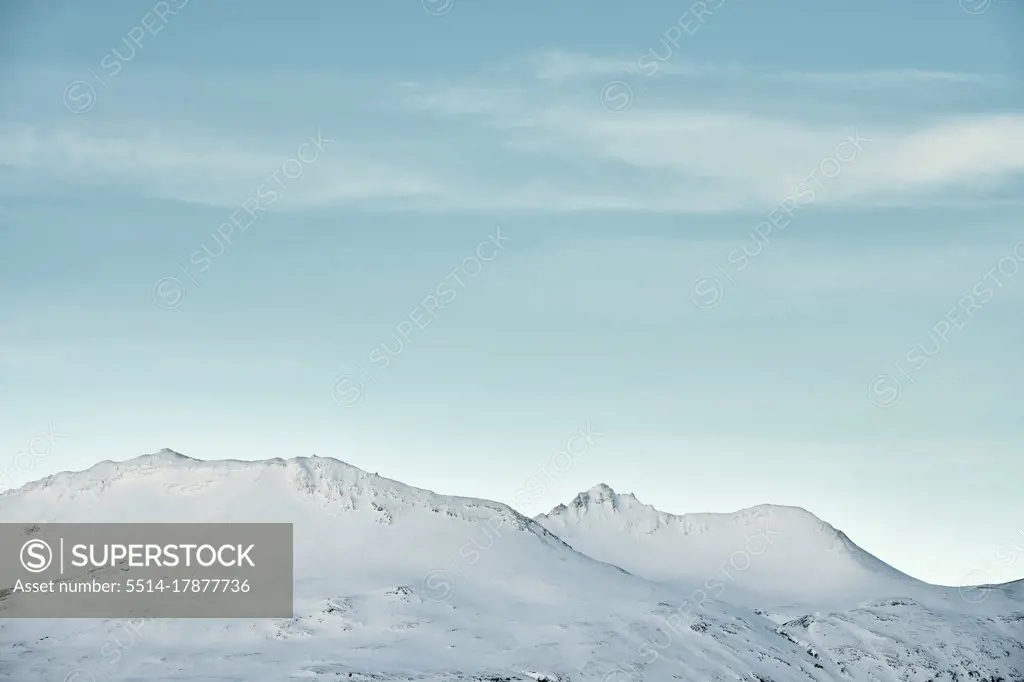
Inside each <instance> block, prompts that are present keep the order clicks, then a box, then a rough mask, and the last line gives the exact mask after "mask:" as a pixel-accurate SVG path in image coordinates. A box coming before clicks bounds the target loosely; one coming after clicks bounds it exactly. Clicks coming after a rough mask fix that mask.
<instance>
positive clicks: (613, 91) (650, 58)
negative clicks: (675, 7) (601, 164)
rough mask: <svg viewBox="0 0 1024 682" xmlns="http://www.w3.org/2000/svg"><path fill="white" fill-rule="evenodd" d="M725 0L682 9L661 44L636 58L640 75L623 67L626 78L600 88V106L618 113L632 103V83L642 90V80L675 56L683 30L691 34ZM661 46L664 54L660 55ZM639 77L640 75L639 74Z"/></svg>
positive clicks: (699, 1) (704, 1) (700, 1)
mask: <svg viewBox="0 0 1024 682" xmlns="http://www.w3.org/2000/svg"><path fill="white" fill-rule="evenodd" d="M725 3H726V0H697V2H695V3H693V4H692V5H690V6H689V7H688V8H687V10H686V11H685V12H683V14H682V15H681V16H680V17H679V18H678V19H677V20H676V21H675V23H673V24H672V25H671V26H669V27H668V29H667V30H666V31H665V32H664V33H663V34H662V36H661V40H660V42H661V45H660V46H659V47H652V48H651V49H649V50H648V51H647V52H645V53H644V54H643V55H641V56H640V57H639V58H638V59H637V60H636V67H637V70H638V71H639V72H640V74H641V75H639V76H638V75H637V74H636V73H633V70H632V69H630V68H629V67H623V71H624V72H625V73H626V75H627V76H628V77H629V80H624V79H617V80H612V81H609V82H608V83H606V84H605V86H604V87H603V88H601V95H600V100H601V106H603V107H604V108H605V109H607V110H608V111H610V112H612V113H614V114H618V113H622V112H623V111H626V110H627V109H629V108H630V107H631V106H633V98H634V94H633V86H632V85H630V83H631V82H632V83H633V84H635V85H636V86H638V87H639V88H640V89H641V90H644V91H646V90H647V86H646V85H645V84H644V80H645V79H649V78H653V77H654V76H655V75H656V74H657V73H658V71H659V70H660V69H661V65H662V64H664V63H665V62H667V61H669V60H670V59H672V57H673V56H675V53H676V50H678V49H679V44H680V43H679V41H680V40H682V39H683V33H684V32H685V33H686V35H688V36H694V35H696V34H697V32H698V31H700V29H701V28H702V27H703V26H704V24H705V23H706V22H707V20H708V18H710V17H711V16H712V15H713V14H714V13H715V12H717V11H718V10H720V9H721V8H722V7H723V6H724V5H725ZM662 48H664V51H665V54H664V55H662V54H661V52H662ZM641 76H642V77H641Z"/></svg>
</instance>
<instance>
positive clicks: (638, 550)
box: [535, 484, 927, 607]
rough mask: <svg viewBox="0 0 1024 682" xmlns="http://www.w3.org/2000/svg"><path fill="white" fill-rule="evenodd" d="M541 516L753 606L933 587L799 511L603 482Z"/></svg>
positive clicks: (603, 554) (590, 550)
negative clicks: (669, 504) (686, 501)
mask: <svg viewBox="0 0 1024 682" xmlns="http://www.w3.org/2000/svg"><path fill="white" fill-rule="evenodd" d="M535 520H536V521H537V522H538V523H540V524H541V525H542V526H544V527H545V528H547V529H548V530H549V531H551V532H552V533H554V534H555V535H557V536H559V537H560V538H562V539H563V540H565V541H566V542H567V543H569V545H571V546H572V547H573V548H574V549H576V550H578V551H580V552H583V553H584V554H588V555H590V556H592V557H594V558H597V559H600V560H602V561H607V562H609V563H613V564H616V565H618V566H621V567H622V568H624V569H626V570H628V571H630V572H631V573H634V574H636V575H638V576H642V577H644V578H648V579H650V580H653V581H657V582H666V583H673V584H677V585H680V586H682V587H684V588H687V589H690V590H694V589H698V588H699V587H701V586H702V585H704V584H705V583H706V582H707V583H709V588H708V589H712V588H713V589H714V591H715V592H716V593H718V592H721V593H722V594H723V595H724V594H725V592H726V591H728V592H729V593H730V595H729V596H724V597H723V598H725V599H728V600H729V601H732V602H744V603H748V602H749V603H750V604H751V605H755V606H761V607H769V606H782V605H783V604H786V603H792V604H794V605H818V606H823V605H833V606H842V605H844V604H845V605H855V604H856V603H858V602H860V601H863V600H865V599H871V598H878V597H886V596H910V595H911V594H914V595H917V594H919V593H920V590H921V588H923V587H927V586H926V585H925V584H924V583H921V582H920V581H917V580H915V579H914V578H911V577H910V576H908V575H906V574H904V573H901V572H900V571H898V570H896V569H895V568H893V567H892V566H889V565H888V564H886V563H885V562H883V561H881V560H879V559H878V558H876V557H875V556H873V555H871V554H870V553H868V552H866V551H864V550H863V549H861V548H860V547H858V546H857V545H856V544H854V542H853V541H851V540H850V538H848V537H847V536H846V534H845V533H843V532H842V531H839V530H836V529H835V528H833V527H832V526H831V525H829V524H828V523H826V522H824V521H822V520H821V519H819V518H818V517H816V516H815V515H814V514H812V513H810V512H809V511H807V510H805V509H801V508H799V507H784V506H777V505H760V506H757V507H752V508H750V509H744V510H742V511H738V512H735V513H732V514H685V515H675V514H668V513H666V512H662V511H659V510H657V509H655V508H654V507H652V506H650V505H647V504H644V503H642V502H640V501H639V500H638V499H637V498H636V497H635V496H634V495H632V494H619V493H616V492H615V491H614V490H612V489H611V487H609V486H607V485H605V484H601V485H597V486H594V487H593V488H591V489H590V490H588V491H586V492H582V493H580V494H579V495H577V496H576V498H575V499H574V500H573V501H572V502H571V503H569V505H564V504H562V505H558V506H557V507H555V508H554V509H553V510H551V512H549V513H547V514H541V515H539V516H537V517H535ZM766 600H768V601H766Z"/></svg>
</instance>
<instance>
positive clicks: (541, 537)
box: [0, 451, 1024, 682]
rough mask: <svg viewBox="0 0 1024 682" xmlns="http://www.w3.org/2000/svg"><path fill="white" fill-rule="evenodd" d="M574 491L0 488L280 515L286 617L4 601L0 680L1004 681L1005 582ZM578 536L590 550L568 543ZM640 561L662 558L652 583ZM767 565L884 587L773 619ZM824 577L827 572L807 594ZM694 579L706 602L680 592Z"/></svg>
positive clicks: (294, 484)
mask: <svg viewBox="0 0 1024 682" xmlns="http://www.w3.org/2000/svg"><path fill="white" fill-rule="evenodd" d="M577 499H578V500H579V501H580V502H581V504H578V505H577V504H576V503H575V502H574V504H573V505H570V506H569V507H565V508H559V509H556V510H555V511H554V512H552V513H551V514H548V515H545V516H544V517H542V518H540V520H539V522H538V521H534V520H531V519H528V518H525V517H523V516H521V515H520V514H518V513H517V512H515V511H514V510H512V509H511V508H509V507H508V506H506V505H504V504H500V503H497V502H490V501H487V500H479V499H472V498H458V497H448V496H442V495H436V494H434V493H432V492H429V491H426V490H421V489H417V488H413V487H410V486H406V485H404V484H402V483H399V482H396V481H391V480H388V479H385V478H380V477H378V476H376V475H374V474H369V473H367V472H364V471H362V470H360V469H357V468H355V467H352V466H350V465H347V464H345V463H343V462H339V461H337V460H333V459H326V458H297V459H289V460H281V459H274V460H267V461H259V462H249V461H232V460H226V461H210V462H204V461H197V460H193V459H190V458H187V457H184V456H182V455H179V454H177V453H174V452H171V451H162V452H160V453H157V454H154V455H146V456H143V457H139V458H136V459H133V460H129V461H126V462H120V463H114V462H104V463H101V464H98V465H96V466H94V467H92V468H91V469H89V470H87V471H84V472H78V473H65V474H59V475H57V476H52V477H49V478H47V479H44V480H42V481H38V482H35V483H31V484H29V485H26V486H24V487H22V488H20V489H18V490H14V491H8V492H6V493H4V494H2V495H0V521H17V522H28V521H32V522H57V521H64V522H81V521H127V520H130V521H164V522H167V521H205V522H211V521H250V522H251V521H290V522H293V523H294V524H295V615H294V617H293V618H291V619H277V620H153V621H145V622H142V623H139V624H134V625H132V627H133V628H134V629H133V630H131V631H130V629H129V624H127V623H126V622H124V621H95V620H94V621H89V620H6V621H5V620H3V619H2V615H3V613H2V612H3V609H4V608H5V604H10V603H11V602H9V601H8V600H10V599H16V598H19V597H18V596H14V595H9V596H8V597H6V598H3V599H0V679H4V680H6V679H10V680H18V681H20V680H25V681H32V682H35V681H36V680H39V681H41V682H93V680H103V679H108V678H109V679H115V680H124V681H125V682H129V681H139V680H191V681H197V682H198V681H200V680H201V681H202V682H214V681H217V682H227V681H228V680H232V681H242V680H244V681H246V682H262V681H264V680H265V681H267V682H269V681H271V680H273V681H274V682H281V681H284V680H328V679H331V680H335V679H340V678H347V679H354V680H381V681H383V680H424V681H426V680H453V679H458V680H470V679H477V680H485V679H486V680H492V681H497V680H519V679H524V680H528V679H531V678H532V679H538V680H540V679H556V678H561V679H564V680H581V681H582V680H595V681H596V680H601V681H602V682H611V681H613V680H614V681H616V682H619V681H621V682H625V680H627V679H628V680H633V679H637V680H639V679H644V680H649V681H651V682H657V681H660V680H694V681H700V682H704V681H706V680H738V679H744V680H774V681H776V682H783V681H786V680H822V681H824V680H896V679H904V680H922V681H924V680H933V679H934V680H940V679H964V680H966V679H975V680H990V681H992V680H1004V681H1010V680H1015V681H1018V682H1020V681H1021V680H1024V645H1022V644H1021V642H1022V641H1024V597H1022V595H1020V592H1019V590H1017V589H1016V588H1015V587H1014V586H1013V585H1009V586H994V587H992V588H987V589H985V590H983V591H981V592H978V594H980V595H982V596H983V597H984V598H983V599H978V600H974V599H963V598H960V597H959V596H950V595H949V594H947V593H946V592H943V591H942V589H941V588H932V587H931V586H927V585H924V584H923V583H919V582H918V581H914V580H912V579H910V578H908V577H906V576H904V575H903V574H900V573H899V572H898V571H895V569H892V568H890V567H888V566H886V565H885V564H883V563H882V562H880V561H878V560H877V559H874V558H873V557H871V556H870V555H869V554H867V553H866V552H863V550H860V549H859V548H857V547H856V545H853V543H852V542H849V541H848V540H847V539H845V536H841V534H840V536H838V537H840V540H838V541H836V540H835V539H834V538H835V537H837V536H834V535H832V536H830V535H829V534H830V533H832V534H835V533H838V531H835V530H834V529H831V527H830V526H827V524H823V523H822V522H820V521H817V520H816V519H814V517H813V516H811V515H809V514H807V513H806V512H802V511H795V510H791V509H789V508H776V507H760V508H755V509H754V510H748V511H746V512H741V513H738V514H736V515H732V516H720V515H698V516H681V517H672V516H671V515H664V514H661V513H660V512H657V511H656V510H653V509H651V508H649V507H645V506H643V505H640V503H639V502H636V500H635V498H631V497H630V498H628V499H627V496H618V495H615V494H614V493H612V492H611V491H610V489H607V488H605V487H601V488H598V489H595V490H592V491H590V492H588V493H587V494H585V495H581V496H580V497H579V498H577ZM573 510H575V511H573ZM602 510H603V511H602ZM624 512H625V513H624ZM602 517H603V518H604V519H605V520H604V521H600V522H599V521H598V519H599V518H602ZM627 517H628V518H627ZM765 518H767V521H768V523H769V529H770V531H772V532H777V533H778V534H776V535H771V534H770V533H769V535H768V540H770V541H768V540H766V541H765V545H766V546H765V548H764V551H761V550H760V548H759V546H756V545H753V544H750V543H751V541H750V538H751V537H752V535H751V532H750V530H751V529H752V528H753V529H757V528H758V527H759V526H758V524H759V523H761V521H762V520H763V519H765ZM773 523H774V524H776V526H777V527H776V526H773V525H771V524H773ZM675 526H678V528H675ZM659 529H660V530H659ZM652 532H653V535H652V534H651V533H652ZM562 533H564V534H565V535H564V537H562V538H560V537H559V535H560V534H562ZM658 533H664V534H665V537H667V538H674V539H676V540H679V541H680V543H681V544H678V545H676V544H673V543H670V542H669V541H668V540H661V539H657V538H659V537H660V536H659V535H658ZM616 534H618V535H616ZM633 535H635V536H636V539H635V540H634V539H630V536H633ZM616 537H618V538H619V539H618V540H616V539H615V538H616ZM830 537H831V538H832V539H831V540H830V539H829V538H830ZM585 538H593V539H594V540H595V543H596V541H597V539H598V538H600V539H601V542H600V543H596V544H594V545H593V546H590V547H586V548H585V547H584V542H583V541H584V539H585ZM687 538H689V539H687ZM698 538H702V539H701V540H698ZM563 540H565V541H563ZM616 542H620V543H621V545H622V547H625V548H626V549H625V550H618V549H616V546H615V544H616ZM836 542H838V544H836ZM567 543H568V544H567ZM744 543H747V544H746V545H745V544H744ZM677 547H682V548H683V549H673V548H677ZM736 551H744V552H747V553H748V554H750V555H751V563H750V566H749V567H748V568H747V569H746V570H745V571H743V575H744V578H743V580H742V581H740V579H739V578H737V579H736V581H735V582H734V584H730V585H727V586H726V589H724V590H722V591H720V592H718V593H714V592H717V590H714V589H712V588H710V587H709V586H708V585H707V584H706V582H707V581H706V577H707V576H701V573H702V571H704V569H705V568H707V567H714V568H717V566H716V565H715V561H716V560H717V559H718V557H719V556H721V554H722V552H727V554H726V557H727V558H728V556H730V555H731V554H732V553H734V552H736ZM755 551H756V552H758V555H757V556H754V552H755ZM645 552H654V553H657V552H663V555H662V556H661V560H662V561H663V562H664V564H666V565H671V566H668V567H666V568H663V569H659V570H655V569H658V557H655V558H650V557H645V556H642V555H643V554H644V553H645ZM688 552H691V553H692V554H688ZM701 552H703V553H701ZM691 559H692V562H691ZM733 559H734V560H736V559H738V555H737V556H734V557H733ZM758 560H763V561H764V563H763V564H761V566H762V567H761V568H760V569H755V563H754V562H755V561H758ZM796 561H800V562H806V563H807V565H803V564H801V565H800V566H798V567H796V566H793V565H792V563H793V562H796ZM787 562H789V563H790V565H791V568H792V569H793V570H798V571H800V572H801V573H800V575H801V576H802V577H806V578H808V581H809V582H808V587H809V589H810V588H812V591H814V595H813V596H814V597H815V598H817V597H818V596H824V597H832V596H833V595H832V594H831V593H829V589H830V588H836V589H840V588H843V589H845V588H846V587H848V586H850V585H856V586H857V589H862V588H863V589H867V588H868V587H871V586H872V585H881V586H885V588H886V589H885V592H884V593H872V594H871V599H869V600H865V601H864V602H863V603H861V604H859V605H858V606H856V607H855V608H849V609H841V610H840V609H834V608H807V609H805V610H804V611H802V612H800V613H795V612H791V613H787V612H786V610H785V609H781V608H778V607H780V606H786V607H787V608H790V609H792V608H793V604H794V603H796V602H801V603H805V602H813V599H808V598H801V599H793V598H791V597H794V596H800V595H798V594H796V592H794V590H796V589H797V587H798V585H797V584H796V583H797V582H798V581H795V580H793V579H792V576H791V575H789V574H787V573H786V572H785V571H784V570H783V567H784V566H785V565H786V564H787ZM816 562H817V563H816ZM719 563H720V562H719ZM614 564H619V565H614ZM620 566H621V567H620ZM857 567H859V568H857ZM669 568H672V569H673V570H669ZM624 569H625V570H624ZM830 572H838V576H839V577H831V578H829V580H828V581H826V580H824V579H819V580H817V581H816V582H815V581H813V580H811V578H814V576H816V575H817V574H818V573H829V574H830V575H831V573H830ZM695 576H698V577H700V580H701V581H702V582H700V583H697V584H698V589H701V588H703V589H705V591H706V594H704V595H698V594H697V592H695V590H692V589H691V586H692V585H693V584H695V583H694V582H693V579H694V577H695ZM865 576H867V577H865ZM876 579H877V582H873V581H874V580H876ZM890 586H892V587H890ZM4 587H6V586H0V589H3V588H4ZM903 587H905V588H906V590H903V591H905V592H907V594H903V595H900V594H896V592H899V591H900V590H901V588H903ZM741 590H742V594H741ZM914 590H916V591H917V592H918V593H919V594H911V592H914ZM894 591H895V592H894ZM819 592H820V595H819ZM780 596H785V597H786V600H784V602H780V601H779V597H780ZM755 604H762V605H764V606H763V607H755V606H754V605H755Z"/></svg>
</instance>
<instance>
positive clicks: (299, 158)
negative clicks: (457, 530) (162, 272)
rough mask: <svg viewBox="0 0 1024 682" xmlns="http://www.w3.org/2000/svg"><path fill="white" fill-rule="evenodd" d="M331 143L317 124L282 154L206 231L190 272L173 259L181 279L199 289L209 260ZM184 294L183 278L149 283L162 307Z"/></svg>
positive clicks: (192, 257)
mask: <svg viewBox="0 0 1024 682" xmlns="http://www.w3.org/2000/svg"><path fill="white" fill-rule="evenodd" d="M333 143H334V140H333V139H331V138H328V137H324V136H323V133H322V132H321V131H320V129H319V128H317V131H316V135H315V136H314V135H311V136H310V137H309V139H308V140H307V141H305V142H303V143H302V144H300V145H299V147H298V149H297V150H296V151H295V155H294V156H289V157H288V158H286V159H285V160H284V161H283V162H282V163H281V165H280V166H278V167H277V168H276V169H275V170H274V172H273V173H271V174H270V175H269V176H267V178H266V179H265V180H264V181H263V182H262V183H261V184H260V185H259V187H257V188H256V191H255V192H253V193H252V194H251V195H249V197H248V198H246V199H245V201H243V202H242V203H241V205H240V206H239V207H238V208H236V209H235V210H234V211H232V212H231V215H229V216H228V219H227V220H226V221H225V222H223V223H221V225H220V226H219V227H218V228H217V229H216V230H214V231H213V232H211V233H210V237H209V240H208V241H209V242H210V243H209V244H208V243H204V244H201V245H200V248H199V249H197V250H195V251H193V252H192V253H191V254H190V255H189V263H191V264H192V265H193V266H195V268H196V270H195V271H194V272H190V271H189V270H188V269H187V268H185V266H183V265H182V264H181V263H175V265H176V266H177V267H178V269H179V270H180V271H181V273H182V274H183V275H184V276H185V279H186V280H188V281H189V282H191V283H192V284H193V285H194V286H195V287H196V288H197V289H201V288H202V285H201V284H200V283H199V276H200V275H202V274H203V273H205V272H207V271H208V270H209V269H210V268H211V267H212V266H213V262H214V261H215V260H216V259H218V258H220V257H221V256H223V255H224V253H225V251H227V249H228V247H230V246H232V245H234V243H235V242H234V240H235V239H238V238H239V237H240V236H241V235H243V234H245V232H246V231H247V230H248V229H249V228H250V227H252V226H253V225H254V224H255V223H256V221H257V220H258V219H259V214H260V213H262V212H263V211H266V210H267V209H269V208H270V207H271V206H273V205H274V203H275V202H277V200H278V197H279V192H283V191H285V190H287V189H288V186H289V183H292V182H295V181H296V180H298V179H299V178H301V177H302V175H303V173H305V170H306V168H307V167H308V166H310V165H312V164H314V163H316V162H317V161H318V160H319V159H320V155H321V154H323V153H324V152H326V151H327V148H328V147H329V146H330V145H331V144H333ZM236 230H237V234H236ZM211 245H215V248H212V247H211ZM187 294H188V287H187V286H186V284H185V280H183V279H181V278H180V277H176V276H168V277H161V278H160V279H158V280H157V281H156V283H155V284H154V285H153V302H154V303H156V305H157V306H158V307H159V308H161V309H163V310H174V309H175V308H178V307H180V306H181V304H182V303H184V302H185V297H186V296H187Z"/></svg>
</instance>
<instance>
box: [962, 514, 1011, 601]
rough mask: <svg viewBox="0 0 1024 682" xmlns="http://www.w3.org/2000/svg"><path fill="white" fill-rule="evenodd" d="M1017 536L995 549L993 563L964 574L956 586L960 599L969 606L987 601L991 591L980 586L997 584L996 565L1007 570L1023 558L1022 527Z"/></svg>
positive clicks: (997, 571) (987, 563)
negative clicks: (968, 603) (969, 604)
mask: <svg viewBox="0 0 1024 682" xmlns="http://www.w3.org/2000/svg"><path fill="white" fill-rule="evenodd" d="M1017 536H1018V537H1014V538H1013V541H1012V542H1008V543H1007V544H1005V545H999V546H998V547H996V551H995V553H994V556H993V558H994V559H995V562H992V561H991V560H990V561H988V562H986V564H985V565H984V566H982V567H980V568H972V569H971V570H969V571H967V572H966V573H964V575H963V577H962V578H960V585H959V586H958V589H959V592H960V598H961V599H963V600H964V601H966V602H970V603H971V604H980V603H981V602H983V601H985V600H986V599H988V595H989V592H990V591H991V590H988V589H985V588H983V587H980V586H982V585H994V584H998V578H996V577H995V576H996V575H998V574H999V570H998V568H997V566H996V564H998V565H999V566H1002V567H1003V568H1004V569H1005V568H1009V567H1011V566H1014V565H1016V563H1017V560H1018V559H1019V558H1020V557H1021V556H1024V527H1022V528H1018V529H1017ZM1004 574H1005V573H1004Z"/></svg>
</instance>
